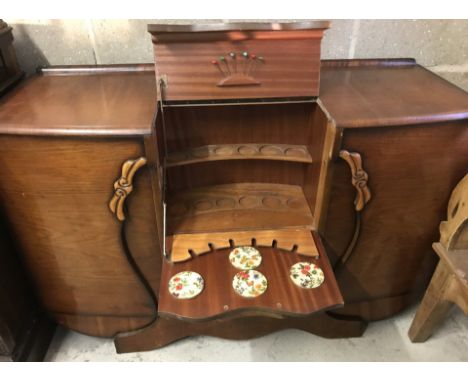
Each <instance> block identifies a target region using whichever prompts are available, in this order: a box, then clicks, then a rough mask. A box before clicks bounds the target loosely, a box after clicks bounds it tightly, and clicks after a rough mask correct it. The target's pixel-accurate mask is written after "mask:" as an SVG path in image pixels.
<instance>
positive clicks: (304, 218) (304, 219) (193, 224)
mask: <svg viewBox="0 0 468 382" xmlns="http://www.w3.org/2000/svg"><path fill="white" fill-rule="evenodd" d="M167 206H168V207H167V216H168V221H167V232H168V234H174V233H190V232H191V233H193V232H219V231H233V230H249V229H250V230H254V229H257V230H258V229H272V228H286V227H307V226H309V227H310V226H311V224H312V219H313V216H312V213H311V211H310V209H309V206H308V204H307V201H306V199H305V197H304V193H303V191H302V189H301V187H299V186H290V185H282V184H271V183H234V184H220V185H214V186H210V187H201V188H195V189H191V190H187V191H182V192H179V193H174V194H171V195H169V197H168V200H167Z"/></svg>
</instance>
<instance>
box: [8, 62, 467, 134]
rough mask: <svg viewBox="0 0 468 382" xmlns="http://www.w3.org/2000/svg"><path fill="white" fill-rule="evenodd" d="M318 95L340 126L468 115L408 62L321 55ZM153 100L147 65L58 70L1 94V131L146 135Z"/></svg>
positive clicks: (454, 94)
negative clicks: (340, 58) (324, 57)
mask: <svg viewBox="0 0 468 382" xmlns="http://www.w3.org/2000/svg"><path fill="white" fill-rule="evenodd" d="M124 69H125V70H124ZM320 98H321V99H322V102H323V103H324V105H325V107H326V108H327V110H328V111H329V112H330V114H331V116H332V117H333V118H334V119H335V121H336V122H337V124H338V125H339V126H341V127H343V128H361V127H376V126H401V125H411V124H422V123H431V122H438V121H450V120H460V119H468V93H466V92H465V91H463V90H462V89H460V88H458V87H456V86H455V85H453V84H451V83H449V82H447V81H445V80H444V79H442V78H440V77H439V76H437V75H435V74H434V73H432V72H430V71H428V70H426V69H424V68H423V67H421V66H419V65H417V64H415V63H414V62H413V61H411V60H330V61H327V60H325V61H323V62H322V70H321V96H320ZM156 100H157V95H156V87H155V80H154V67H153V66H152V65H145V66H143V67H142V66H141V65H127V66H125V68H122V67H120V68H118V67H117V68H115V67H112V68H108V67H105V66H102V67H99V66H98V67H95V66H90V67H79V68H67V69H64V68H60V69H59V70H51V71H50V73H49V74H48V75H35V76H33V77H32V78H30V79H29V80H27V81H24V82H23V83H22V84H20V85H19V86H18V87H17V88H16V89H15V90H13V91H12V92H10V93H9V94H7V95H6V96H5V97H3V98H1V99H0V134H19V135H68V136H83V135H89V136H135V135H146V134H150V133H151V124H152V121H153V117H154V112H155V104H156Z"/></svg>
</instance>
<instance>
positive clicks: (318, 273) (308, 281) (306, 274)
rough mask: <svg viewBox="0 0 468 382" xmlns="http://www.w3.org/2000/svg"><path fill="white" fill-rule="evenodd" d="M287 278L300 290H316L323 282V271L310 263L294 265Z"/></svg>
mask: <svg viewBox="0 0 468 382" xmlns="http://www.w3.org/2000/svg"><path fill="white" fill-rule="evenodd" d="M289 277H291V280H292V281H293V283H294V284H296V285H297V286H298V287H301V288H307V289H312V288H317V287H319V286H320V285H322V283H323V281H324V280H325V276H324V274H323V271H322V270H321V269H320V268H319V267H317V266H316V265H315V264H312V263H305V262H304V263H296V264H294V265H293V266H292V267H291V269H290V270H289Z"/></svg>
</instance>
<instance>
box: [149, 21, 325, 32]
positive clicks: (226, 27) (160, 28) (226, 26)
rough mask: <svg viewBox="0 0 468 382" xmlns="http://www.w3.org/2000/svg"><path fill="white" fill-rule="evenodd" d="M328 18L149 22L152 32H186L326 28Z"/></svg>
mask: <svg viewBox="0 0 468 382" xmlns="http://www.w3.org/2000/svg"><path fill="white" fill-rule="evenodd" d="M329 26H330V22H329V21H327V20H304V21H299V22H264V21H263V22H242V23H236V22H231V23H203V24H149V25H148V32H150V33H185V32H190V33H193V32H229V31H257V30H273V31H281V30H302V29H326V28H329Z"/></svg>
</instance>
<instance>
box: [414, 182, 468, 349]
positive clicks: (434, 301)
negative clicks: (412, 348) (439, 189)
mask: <svg viewBox="0 0 468 382" xmlns="http://www.w3.org/2000/svg"><path fill="white" fill-rule="evenodd" d="M432 247H433V248H434V250H435V252H436V253H437V255H438V256H439V257H440V261H439V264H438V265H437V268H436V270H435V273H434V276H433V277H432V280H431V283H430V284H429V287H428V289H427V291H426V294H425V296H424V298H423V300H422V303H421V306H420V307H419V309H418V311H417V312H416V316H415V317H414V319H413V323H412V324H411V328H410V330H409V333H408V335H409V338H410V339H411V341H412V342H424V341H425V340H426V339H428V338H429V337H430V336H431V334H432V333H433V332H434V330H435V329H436V327H437V325H439V324H440V323H441V322H442V320H443V319H444V318H445V317H446V316H447V314H448V313H449V310H450V308H451V307H452V306H453V304H456V305H458V306H459V307H460V308H461V309H462V310H463V312H464V313H465V315H468V174H467V175H466V176H465V177H464V178H463V179H462V180H461V182H460V183H458V185H457V186H456V187H455V189H454V190H453V192H452V195H451V197H450V201H449V205H448V217H447V221H445V222H442V223H441V224H440V242H438V243H434V244H433V245H432Z"/></svg>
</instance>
